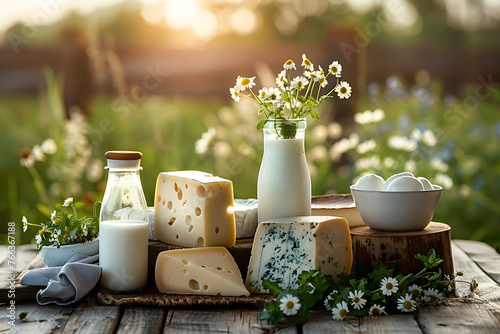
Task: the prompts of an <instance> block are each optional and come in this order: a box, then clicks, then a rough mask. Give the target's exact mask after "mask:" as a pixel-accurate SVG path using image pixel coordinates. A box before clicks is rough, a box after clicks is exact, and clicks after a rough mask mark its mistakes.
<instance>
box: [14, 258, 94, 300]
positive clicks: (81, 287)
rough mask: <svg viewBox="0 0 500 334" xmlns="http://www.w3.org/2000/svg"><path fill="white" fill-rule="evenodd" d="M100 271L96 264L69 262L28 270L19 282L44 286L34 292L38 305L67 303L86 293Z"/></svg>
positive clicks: (90, 288) (80, 297)
mask: <svg viewBox="0 0 500 334" xmlns="http://www.w3.org/2000/svg"><path fill="white" fill-rule="evenodd" d="M101 272H102V268H101V267H99V266H97V265H93V264H88V263H82V262H69V263H66V264H65V265H64V266H62V267H49V268H41V269H34V270H29V271H27V272H26V274H24V276H23V277H22V278H21V284H23V285H32V286H44V287H45V289H41V290H40V291H38V293H37V294H36V300H37V302H38V304H40V305H47V304H51V303H52V304H57V305H68V304H71V303H74V302H76V301H79V300H80V299H82V298H83V297H84V296H85V295H87V293H89V292H90V290H92V289H93V288H94V287H95V286H96V285H97V283H98V282H99V279H100V278H101Z"/></svg>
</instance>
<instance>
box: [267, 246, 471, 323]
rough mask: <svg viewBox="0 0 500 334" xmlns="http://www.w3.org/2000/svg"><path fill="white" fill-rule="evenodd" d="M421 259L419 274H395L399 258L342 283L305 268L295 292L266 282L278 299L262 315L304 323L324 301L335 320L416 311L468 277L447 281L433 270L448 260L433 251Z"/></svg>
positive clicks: (361, 270) (275, 320) (272, 319)
mask: <svg viewBox="0 0 500 334" xmlns="http://www.w3.org/2000/svg"><path fill="white" fill-rule="evenodd" d="M415 257H416V258H417V259H418V260H420V261H422V262H423V264H424V268H423V269H422V270H421V271H420V272H419V273H417V274H408V275H404V276H403V275H397V276H396V277H393V271H394V267H395V266H396V265H397V262H399V261H395V262H393V263H392V264H391V266H390V267H389V268H385V267H383V266H382V265H381V264H378V265H376V266H375V267H374V268H368V267H366V266H363V265H358V266H357V268H356V272H358V273H359V274H358V275H356V276H353V275H349V276H348V275H338V281H337V282H334V281H333V279H332V277H331V276H328V275H323V274H322V273H321V272H320V271H319V270H311V271H304V272H302V273H301V274H300V275H299V278H298V283H299V286H298V288H297V289H295V290H284V289H282V288H281V287H280V286H279V284H277V283H275V282H271V281H269V280H265V281H264V282H263V286H264V287H265V288H267V289H268V290H269V292H270V293H271V294H273V295H275V296H276V302H273V301H267V302H266V303H265V304H264V311H263V313H262V314H261V315H260V319H261V320H266V321H268V322H269V323H273V324H277V323H278V322H280V321H281V320H282V319H283V317H285V318H286V320H287V322H289V323H291V324H300V323H303V322H305V321H306V319H307V318H308V317H309V315H310V314H311V310H310V309H311V308H312V307H313V306H314V305H316V304H317V303H319V302H320V301H323V305H324V307H325V308H326V309H327V310H328V311H330V312H331V314H332V318H333V319H334V320H344V319H346V318H347V317H348V316H366V315H371V316H378V315H383V314H388V313H398V312H402V313H407V312H413V311H415V310H416V309H417V308H418V307H420V306H422V305H424V304H426V303H430V302H433V301H436V300H439V299H442V298H444V297H445V296H446V295H448V294H450V293H451V292H452V287H453V283H455V282H457V280H456V277H458V276H462V275H463V274H462V273H457V274H455V275H454V276H453V277H448V276H445V277H444V279H443V278H442V272H441V268H439V270H437V271H435V269H434V270H431V269H432V268H435V267H437V266H439V265H440V264H441V263H442V262H443V260H442V259H440V258H439V257H438V256H437V255H436V252H435V251H434V250H433V249H432V250H430V251H429V253H428V254H427V256H424V255H421V254H417V255H416V256H415ZM415 282H418V283H419V284H421V285H417V284H415ZM468 283H469V284H470V288H471V291H474V290H475V289H477V283H476V281H475V280H472V281H471V282H468Z"/></svg>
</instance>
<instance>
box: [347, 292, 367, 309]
mask: <svg viewBox="0 0 500 334" xmlns="http://www.w3.org/2000/svg"><path fill="white" fill-rule="evenodd" d="M363 295H364V293H363V291H360V290H354V293H353V292H352V291H350V292H349V298H350V299H351V300H352V303H351V305H352V306H354V308H355V309H356V310H361V309H362V308H363V306H365V304H366V299H364V298H361V297H363Z"/></svg>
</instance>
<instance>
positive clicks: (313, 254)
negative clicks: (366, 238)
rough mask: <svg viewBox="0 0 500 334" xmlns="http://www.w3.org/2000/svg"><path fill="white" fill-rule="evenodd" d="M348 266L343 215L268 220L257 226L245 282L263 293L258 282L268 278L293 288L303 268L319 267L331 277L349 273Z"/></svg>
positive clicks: (349, 254) (349, 253) (347, 235)
mask: <svg viewBox="0 0 500 334" xmlns="http://www.w3.org/2000/svg"><path fill="white" fill-rule="evenodd" d="M351 266H352V245H351V235H350V233H349V226H348V224H347V221H346V220H345V219H344V218H341V217H321V216H300V217H288V218H279V219H272V220H268V221H264V222H262V223H260V224H259V226H258V227H257V232H256V234H255V239H254V242H253V246H252V255H251V257H250V263H249V265H248V272H247V278H246V282H245V285H246V287H247V289H248V290H249V291H250V292H255V293H267V292H268V291H267V290H266V289H264V288H263V287H262V282H263V281H264V280H266V279H269V280H271V281H274V282H277V283H278V284H279V285H280V286H281V287H282V288H284V289H295V288H297V287H298V282H297V280H298V276H299V275H300V273H302V272H303V271H307V270H312V269H319V270H320V271H321V272H322V273H323V274H326V275H331V276H332V277H333V278H334V279H335V278H336V277H337V275H338V274H341V273H343V274H346V275H347V274H349V273H350V272H351Z"/></svg>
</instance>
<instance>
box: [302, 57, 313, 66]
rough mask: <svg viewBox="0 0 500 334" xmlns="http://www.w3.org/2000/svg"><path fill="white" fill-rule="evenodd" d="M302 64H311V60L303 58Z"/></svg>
mask: <svg viewBox="0 0 500 334" xmlns="http://www.w3.org/2000/svg"><path fill="white" fill-rule="evenodd" d="M304 64H306V65H307V66H311V65H312V64H311V61H310V60H309V59H307V58H306V59H304Z"/></svg>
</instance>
